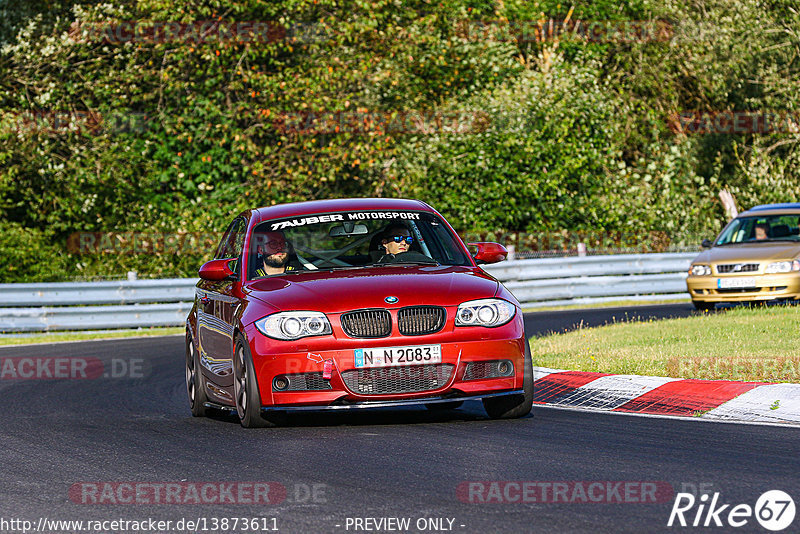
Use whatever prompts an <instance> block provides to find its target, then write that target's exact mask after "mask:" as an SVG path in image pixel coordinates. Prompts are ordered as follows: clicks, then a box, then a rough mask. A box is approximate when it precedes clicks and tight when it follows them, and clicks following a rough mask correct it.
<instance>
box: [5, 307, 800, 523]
mask: <svg viewBox="0 0 800 534" xmlns="http://www.w3.org/2000/svg"><path fill="white" fill-rule="evenodd" d="M688 313H691V311H690V310H689V306H688V305H670V306H660V307H642V308H639V309H638V312H637V314H638V315H639V316H640V317H641V316H644V317H647V316H651V315H652V316H655V317H661V316H667V315H677V314H688ZM629 315H630V314H629ZM623 316H624V314H622V315H620V314H619V313H618V312H615V311H608V310H570V311H564V312H554V313H537V314H528V315H526V322H527V324H528V325H529V328H530V330H529V334H530V335H538V334H542V333H544V332H546V331H548V330H553V331H559V330H563V329H565V328H570V327H571V326H572V325H574V324H576V323H580V321H581V320H583V321H584V324H599V323H602V322H605V321H612V317H615V318H616V319H615V320H620V318H621V317H623ZM63 356H69V357H82V358H88V359H92V358H96V359H98V360H101V361H102V362H103V365H104V367H103V369H104V370H105V372H106V373H114V372H117V373H118V374H120V375H123V376H118V377H114V376H107V377H100V378H97V379H93V380H0V395H1V396H2V397H1V398H2V406H3V416H2V424H1V425H0V440H2V452H1V453H0V461H1V462H2V463H1V464H0V465H2V468H1V469H0V473H1V474H0V487H1V488H2V490H1V491H0V532H20V531H19V530H14V529H12V528H9V527H8V525H6V526H5V528H4V527H3V524H2V521H3V520H6V521H8V520H10V519H26V520H30V521H33V522H34V524H36V523H37V522H38V520H39V519H40V518H48V519H51V520H52V519H60V520H89V519H126V520H146V519H148V518H154V519H156V518H158V519H162V520H171V521H173V522H176V521H178V520H180V519H181V518H187V519H192V520H196V519H197V518H206V519H207V520H210V519H211V518H226V517H227V518H233V517H239V518H256V517H264V518H272V517H274V518H276V525H277V527H278V529H279V531H281V532H366V530H360V529H356V528H354V523H353V520H354V519H355V518H368V517H369V518H376V519H380V518H389V517H398V518H410V519H411V521H412V523H411V525H412V527H413V528H411V531H418V530H417V528H416V527H415V522H416V520H417V519H419V518H447V519H451V520H453V523H452V527H450V526H449V525H450V524H449V523H448V521H446V520H445V521H444V526H445V528H443V529H442V528H440V529H438V530H436V529H429V530H427V531H428V532H464V533H467V532H469V533H483V532H512V533H517V532H593V533H595V532H636V533H640V532H657V531H666V530H670V531H675V530H678V531H690V530H691V531H694V530H697V529H695V528H692V527H687V528H672V529H669V528H667V527H666V523H667V520H668V517H669V513H670V510H671V508H672V502H673V499H674V495H673V494H672V493H670V494H669V495H667V496H666V498H660V499H659V500H660V502H657V503H633V502H614V503H610V504H609V503H591V502H581V501H580V499H579V498H578V499H577V502H557V503H552V502H551V503H541V502H530V503H502V504H498V503H492V504H485V503H479V502H473V503H470V502H462V500H459V493H458V488H459V487H462V488H463V487H464V486H463V485H462V484H463V483H464V482H468V481H484V482H487V481H531V482H532V481H536V482H543V483H548V482H561V481H573V482H583V483H584V487H585V486H588V484H590V483H591V482H596V481H602V482H633V483H635V482H641V481H654V482H659V483H666V484H668V487H670V488H671V490H672V491H675V492H677V491H680V490H681V489H687V490H690V491H691V490H693V489H694V488H699V487H701V485H703V486H702V487H704V488H705V489H706V490H708V491H709V492H710V493H714V492H719V493H720V497H719V500H720V503H730V504H739V503H747V504H750V505H751V506H752V505H754V504H755V502H756V499H757V498H758V497H759V496H760V495H761V494H762V493H763V492H765V491H767V490H772V489H782V490H784V491H786V492H788V493H789V494H790V495H793V497H794V499H795V501H796V502H797V503H798V504H800V491H798V489H800V439H798V436H799V435H798V431H797V430H795V429H791V428H784V427H773V426H756V425H740V424H726V423H709V422H702V421H698V420H692V419H689V420H676V419H663V418H645V417H632V416H625V415H610V414H598V413H586V412H576V411H566V410H557V409H547V408H540V407H534V415H532V416H529V417H527V418H524V419H520V420H513V421H492V420H488V419H487V418H486V416H485V414H484V412H483V410H482V409H481V407H480V406H479V405H478V404H473V405H470V404H467V405H465V406H464V407H463V408H462V409H460V410H457V411H454V412H450V413H431V412H428V411H426V410H425V409H415V408H409V409H403V410H378V411H373V412H369V413H359V414H330V415H328V414H326V415H318V414H303V415H302V416H297V417H295V418H293V419H292V420H291V421H290V424H289V425H288V426H284V427H279V428H271V429H258V430H246V429H243V428H241V427H240V426H239V424H238V423H237V422H236V421H234V420H233V419H231V418H228V417H224V416H221V417H218V418H216V419H196V418H193V417H191V415H190V413H189V410H188V407H187V403H186V400H185V391H184V382H183V380H184V379H183V339H182V337H180V336H171V337H162V338H139V339H127V340H115V341H93V342H80V343H68V344H51V345H38V346H28V347H14V348H0V358H12V357H63ZM112 360H113V361H114V362H116V363H115V364H114V363H112ZM120 362H125V364H126V365H127V366H128V367H130V365H131V364H133V366H134V369H135V370H134V372H133V376H131V371H130V368H128V369H127V370H126V369H123V367H124V366H123V365H122V364H121V363H120ZM182 481H183V482H188V483H192V482H206V481H214V482H216V481H219V482H248V481H262V482H263V481H271V482H277V483H278V484H280V485H281V486H282V487H285V488H286V490H287V498H286V499H285V500H283V501H282V502H280V503H278V504H266V505H265V504H258V505H254V504H145V503H141V504H91V503H86V504H84V503H81V499H80V498H79V497H77V498H76V497H74V495H73V499H71V498H70V493H69V492H70V488H71V487H72V486H73V485H74V484H76V483H80V482H112V483H115V482H150V483H162V482H163V483H174V482H182ZM315 484H316V485H317V486H316V488H317V495H316V498H314V497H313V496H309V495H308V493H309V492H308V491H307V490H308V489H311V488H313V487H314V485H315ZM460 485H461V486H460ZM485 487H487V488H488V487H490V486H489V485H488V484H487V485H486V486H485ZM660 487H661V486H660ZM623 495H624V493H623ZM212 500H213V499H212ZM76 501H77V502H76ZM694 511H696V507H695V508H694V509H693V510H692V512H694ZM687 517H688V518H689V519H690V520H691V519H692V518H693V515H692V516H687ZM348 518H350V523H348ZM723 519H724V514H723ZM269 524H270V525H271V524H272V523H269ZM348 524H349V525H350V526H349V528H347V526H348ZM207 525H209V526H210V524H209V523H207ZM337 525H339V526H337ZM462 525H463V526H462ZM797 525H800V519H795V522H794V523H793V525H792V527H791V528H789V529H788V530H787V531H786V532H797ZM448 528H449V529H450V530H447V529H448ZM195 530H197V529H195ZM700 530H707V531H708V530H710V531H716V532H729V531H732V530H734V529H731V528H730V527H727V526H726V527H723V528H714V527H709V528H705V529H703V528H700ZM164 531H167V532H179V531H178V530H175V528H174V527H172V528H170V529H165V530H164ZM371 531H372V530H371ZM393 531H394V532H396V530H390V529H383V530H381V532H393ZM735 531H737V532H756V531H758V532H764V530H763V529H762V528H761V527H760V526H759V525H758V523H757V522H756V521H755V520H754V519H753V518H750V520H749V522H748V523H747V525H746V526H745V527H743V528H738V529H735ZM48 532H61V531H59V530H54V529H51V530H48ZM64 532H66V531H64ZM93 532H97V531H93ZM104 532H117V530H114V529H107V530H104ZM183 532H185V530H184V531H183ZM209 532H214V531H210V530H209ZM217 532H245V531H244V530H243V529H242V528H238V529H236V530H234V529H232V528H230V527H229V528H228V529H227V530H223V529H220V530H217ZM259 532H266V531H265V530H261V531H259Z"/></svg>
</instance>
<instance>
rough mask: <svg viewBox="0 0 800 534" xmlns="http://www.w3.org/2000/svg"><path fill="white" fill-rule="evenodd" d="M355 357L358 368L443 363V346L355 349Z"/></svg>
mask: <svg viewBox="0 0 800 534" xmlns="http://www.w3.org/2000/svg"><path fill="white" fill-rule="evenodd" d="M354 356H355V361H356V367H357V368H360V367H396V366H398V365H421V364H428V363H442V346H441V345H411V346H407V347H375V348H371V349H355V351H354Z"/></svg>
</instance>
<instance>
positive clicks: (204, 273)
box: [197, 260, 237, 281]
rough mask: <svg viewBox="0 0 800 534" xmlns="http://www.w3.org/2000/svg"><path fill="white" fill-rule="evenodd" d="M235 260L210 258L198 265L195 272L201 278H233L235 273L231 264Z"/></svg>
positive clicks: (214, 279) (217, 279)
mask: <svg viewBox="0 0 800 534" xmlns="http://www.w3.org/2000/svg"><path fill="white" fill-rule="evenodd" d="M235 262H236V260H211V261H207V262H206V263H204V264H203V266H202V267H200V270H199V271H197V274H199V275H200V278H202V279H203V280H211V281H219V280H231V279H233V280H235V279H236V278H237V276H236V273H235V272H233V270H232V269H231V264H235Z"/></svg>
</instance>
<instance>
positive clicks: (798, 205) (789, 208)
mask: <svg viewBox="0 0 800 534" xmlns="http://www.w3.org/2000/svg"><path fill="white" fill-rule="evenodd" d="M764 211H776V212H788V213H796V212H800V202H783V203H781V204H761V205H760V206H753V207H752V208H750V209H749V210H747V211H745V212H744V213H741V214H739V215H740V216H743V215H754V212H757V213H761V212H764Z"/></svg>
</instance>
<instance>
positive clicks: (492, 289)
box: [246, 265, 499, 313]
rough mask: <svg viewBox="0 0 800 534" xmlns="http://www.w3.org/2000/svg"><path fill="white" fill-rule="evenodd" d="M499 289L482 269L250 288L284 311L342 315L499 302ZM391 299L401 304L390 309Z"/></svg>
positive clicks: (320, 277) (392, 270)
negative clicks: (476, 301) (474, 301)
mask: <svg viewBox="0 0 800 534" xmlns="http://www.w3.org/2000/svg"><path fill="white" fill-rule="evenodd" d="M498 286H499V283H498V282H497V280H495V279H494V278H493V277H491V276H490V275H488V274H486V273H484V272H483V271H481V270H479V269H474V268H470V267H457V266H456V267H453V266H419V265H414V266H391V267H374V268H359V269H342V270H336V271H315V272H303V273H297V274H292V275H287V276H276V277H271V278H266V279H264V280H257V281H254V282H251V283H249V284H247V286H246V291H248V293H249V296H250V297H253V298H256V299H258V300H260V301H263V302H265V303H267V304H269V305H271V306H273V307H274V308H276V309H278V310H316V311H321V312H325V313H337V312H343V311H347V310H353V309H361V308H395V307H403V306H412V305H422V304H430V305H439V306H452V305H457V304H460V303H461V302H464V301H467V300H472V299H479V298H490V297H493V296H494V295H495V294H496V293H497V290H498ZM387 297H396V298H397V302H395V303H387V302H385V301H384V299H385V298H387Z"/></svg>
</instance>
